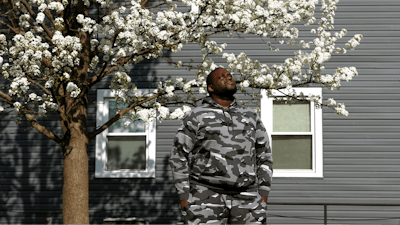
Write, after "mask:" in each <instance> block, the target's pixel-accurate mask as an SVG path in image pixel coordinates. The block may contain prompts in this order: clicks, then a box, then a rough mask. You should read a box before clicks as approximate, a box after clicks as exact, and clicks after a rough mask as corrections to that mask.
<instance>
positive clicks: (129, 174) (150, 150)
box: [95, 89, 156, 178]
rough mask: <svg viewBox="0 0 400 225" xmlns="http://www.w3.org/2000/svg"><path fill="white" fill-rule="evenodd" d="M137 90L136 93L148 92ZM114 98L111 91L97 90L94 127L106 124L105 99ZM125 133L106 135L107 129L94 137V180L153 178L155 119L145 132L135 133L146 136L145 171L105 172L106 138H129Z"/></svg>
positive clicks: (106, 107)
mask: <svg viewBox="0 0 400 225" xmlns="http://www.w3.org/2000/svg"><path fill="white" fill-rule="evenodd" d="M146 90H147V91H143V89H142V90H138V92H141V91H143V92H150V91H151V90H148V89H146ZM113 97H115V93H114V92H113V91H111V90H105V89H98V90H97V114H96V117H97V119H96V126H97V127H99V126H101V125H103V124H104V123H106V122H107V121H108V120H109V118H108V101H107V100H106V99H107V98H110V99H111V98H113ZM130 135H131V134H127V133H113V134H108V129H106V130H104V131H103V132H102V133H100V134H98V135H97V137H96V163H95V164H96V166H95V168H96V169H95V177H96V178H155V174H156V173H155V172H156V171H155V164H156V119H155V118H153V119H150V120H149V123H148V124H147V125H146V132H142V133H135V136H142V135H146V136H147V139H146V140H147V143H146V156H147V165H146V170H113V171H106V170H105V169H106V162H107V154H106V153H107V152H106V144H107V136H130Z"/></svg>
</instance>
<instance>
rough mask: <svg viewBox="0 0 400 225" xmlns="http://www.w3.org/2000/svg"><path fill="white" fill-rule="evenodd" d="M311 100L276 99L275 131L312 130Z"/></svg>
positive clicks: (274, 109) (274, 112)
mask: <svg viewBox="0 0 400 225" xmlns="http://www.w3.org/2000/svg"><path fill="white" fill-rule="evenodd" d="M310 127H311V125H310V102H300V101H299V102H297V103H292V104H291V105H288V104H285V103H284V102H278V101H274V104H273V132H310V131H311V128H310Z"/></svg>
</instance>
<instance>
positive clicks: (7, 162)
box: [0, 0, 400, 225]
mask: <svg viewBox="0 0 400 225" xmlns="http://www.w3.org/2000/svg"><path fill="white" fill-rule="evenodd" d="M399 11H400V2H399V1H396V0H383V1H374V0H366V1H362V4H361V3H360V1H358V0H342V1H340V2H339V4H338V9H337V11H336V17H335V18H336V19H335V30H337V31H339V30H340V29H341V28H346V29H347V30H348V35H347V38H344V39H343V40H348V39H349V38H351V37H352V36H353V35H354V34H356V33H361V34H363V35H364V38H363V40H362V43H361V45H360V46H358V47H357V48H356V50H355V51H350V52H348V53H347V54H346V55H335V56H334V57H332V59H331V60H330V62H329V63H328V64H327V71H328V72H329V71H333V70H334V69H336V68H337V67H339V66H340V67H343V66H355V67H357V69H358V72H359V76H358V77H355V78H354V80H353V81H351V82H348V83H346V82H345V83H343V84H342V87H341V89H340V90H339V91H333V92H331V91H330V90H324V92H323V98H324V100H326V99H328V98H332V97H333V98H335V99H336V101H337V102H343V103H345V104H346V108H347V109H348V110H349V112H350V115H349V116H348V117H343V116H339V117H338V116H335V115H334V113H333V110H330V109H326V108H324V110H323V137H324V138H323V145H324V178H319V179H315V178H313V179H311V178H302V179H290V178H275V179H274V180H273V186H272V192H271V194H270V198H269V202H270V205H269V206H268V211H269V215H270V216H269V218H268V223H269V224H294V223H296V224H301V223H309V224H311V223H319V224H321V223H323V220H322V219H323V214H324V212H323V207H322V206H315V205H300V206H296V205H289V206H284V205H277V203H304V204H307V203H343V204H347V203H365V204H381V203H393V204H398V203H399V202H400V191H399V190H400V179H399V178H400V166H399V165H400V151H399V146H400V119H399V118H400V75H399V69H398V68H399V60H400V51H399V50H400V45H399V42H400V39H399V38H398V36H399V35H400V14H399V13H398V12H399ZM311 28H312V27H310V26H309V27H300V31H301V33H304V34H306V35H307V36H308V37H309V38H312V36H311V34H310V33H308V31H309V29H311ZM245 37H246V39H245V40H243V41H241V40H238V39H236V38H234V39H226V38H225V36H218V37H217V38H218V39H219V40H221V39H225V40H224V41H221V42H222V43H223V42H226V43H228V50H234V52H236V53H240V52H242V51H246V53H247V54H248V55H250V56H252V57H253V58H257V59H259V60H260V61H261V62H263V63H268V64H273V63H280V62H283V61H284V59H285V58H287V57H292V54H293V51H292V50H290V49H289V47H286V46H283V45H282V46H278V47H279V48H280V49H281V51H280V52H278V53H275V52H269V51H267V47H266V46H265V45H264V44H263V42H262V40H260V38H257V37H247V36H245ZM339 44H342V45H343V44H344V41H340V43H339ZM197 49H198V47H197V46H187V48H185V50H184V51H182V52H179V53H177V54H174V55H166V57H168V58H170V59H172V60H182V59H183V60H185V59H186V60H187V59H188V58H189V57H190V58H195V59H196V60H197V61H198V60H200V56H201V55H200V54H199V53H198V52H196V50H197ZM216 61H217V62H218V63H223V61H222V60H221V59H218V60H216ZM193 74H194V71H190V72H188V71H186V70H185V69H180V70H175V69H173V66H170V65H169V64H168V62H167V61H165V60H163V59H157V60H154V61H152V62H148V63H143V64H140V65H137V66H134V67H132V72H131V75H132V80H133V81H135V82H136V81H138V83H139V85H138V86H139V87H143V88H145V87H148V86H149V84H151V83H154V82H156V81H158V80H164V79H167V78H169V77H174V76H183V77H188V78H190V77H193ZM108 85H109V82H106V81H105V82H102V83H99V84H98V85H97V86H96V88H108ZM89 94H90V103H91V104H90V107H89V121H88V123H89V126H90V128H91V129H93V128H94V127H95V123H96V104H95V101H96V91H95V90H93V91H91V92H90V93H89ZM241 98H242V100H243V98H245V97H243V96H241ZM253 106H254V105H253ZM11 119H12V117H11V116H7V117H4V118H2V119H1V120H0V146H1V147H0V223H30V224H31V223H45V219H46V218H50V219H51V222H52V223H62V216H61V213H62V152H61V149H60V147H58V146H56V145H55V144H54V143H53V142H51V141H49V140H47V139H46V138H45V137H44V136H42V135H40V134H39V133H38V132H37V131H35V130H33V129H27V128H28V127H29V124H28V123H26V122H23V123H21V124H20V125H16V124H15V123H14V122H13V121H11ZM44 123H45V124H46V125H48V126H50V127H54V128H55V129H58V128H57V127H58V122H57V117H56V116H50V117H48V118H46V119H45V121H44ZM179 124H180V122H179V121H163V122H162V123H158V124H157V160H156V178H155V179H153V178H148V179H147V178H140V179H139V178H137V179H99V178H94V171H95V165H94V164H95V160H94V158H95V147H94V144H95V143H94V141H92V142H90V146H89V150H88V154H89V158H90V160H89V164H90V167H89V174H90V222H91V223H102V221H103V219H104V218H107V217H111V216H132V217H140V218H144V219H146V220H148V221H149V222H150V223H152V224H161V223H162V224H173V223H177V222H179V221H180V212H179V200H178V197H177V195H176V191H175V188H174V186H173V184H172V175H171V171H170V169H169V165H168V157H169V154H170V149H171V145H172V139H173V137H174V133H175V131H176V129H177V127H178V126H179ZM24 129H27V130H26V131H24ZM6 132H8V133H6ZM274 203H275V204H274ZM399 210H400V206H399V207H373V206H368V207H367V206H364V207H355V206H328V218H329V219H330V220H328V222H329V224H396V225H398V224H400V218H399ZM355 218H363V219H365V220H354V219H355ZM374 218H382V219H381V220H372V219H374ZM391 218H393V219H391ZM332 219H336V220H332Z"/></svg>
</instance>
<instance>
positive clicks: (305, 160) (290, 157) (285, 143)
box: [272, 135, 312, 169]
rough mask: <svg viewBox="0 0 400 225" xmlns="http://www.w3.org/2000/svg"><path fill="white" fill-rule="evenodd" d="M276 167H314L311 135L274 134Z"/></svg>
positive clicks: (273, 147) (273, 154)
mask: <svg viewBox="0 0 400 225" xmlns="http://www.w3.org/2000/svg"><path fill="white" fill-rule="evenodd" d="M272 158H273V159H274V169H312V136H311V135H272Z"/></svg>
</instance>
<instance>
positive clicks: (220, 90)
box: [208, 68, 237, 96]
mask: <svg viewBox="0 0 400 225" xmlns="http://www.w3.org/2000/svg"><path fill="white" fill-rule="evenodd" d="M208 88H209V92H211V93H213V94H215V95H219V96H232V95H234V94H235V93H236V90H237V88H236V82H235V80H234V79H233V77H232V76H231V74H230V73H229V71H227V70H226V69H223V68H220V69H218V70H216V71H215V72H214V74H213V77H212V84H211V85H210V86H209V87H208ZM210 88H211V90H210Z"/></svg>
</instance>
